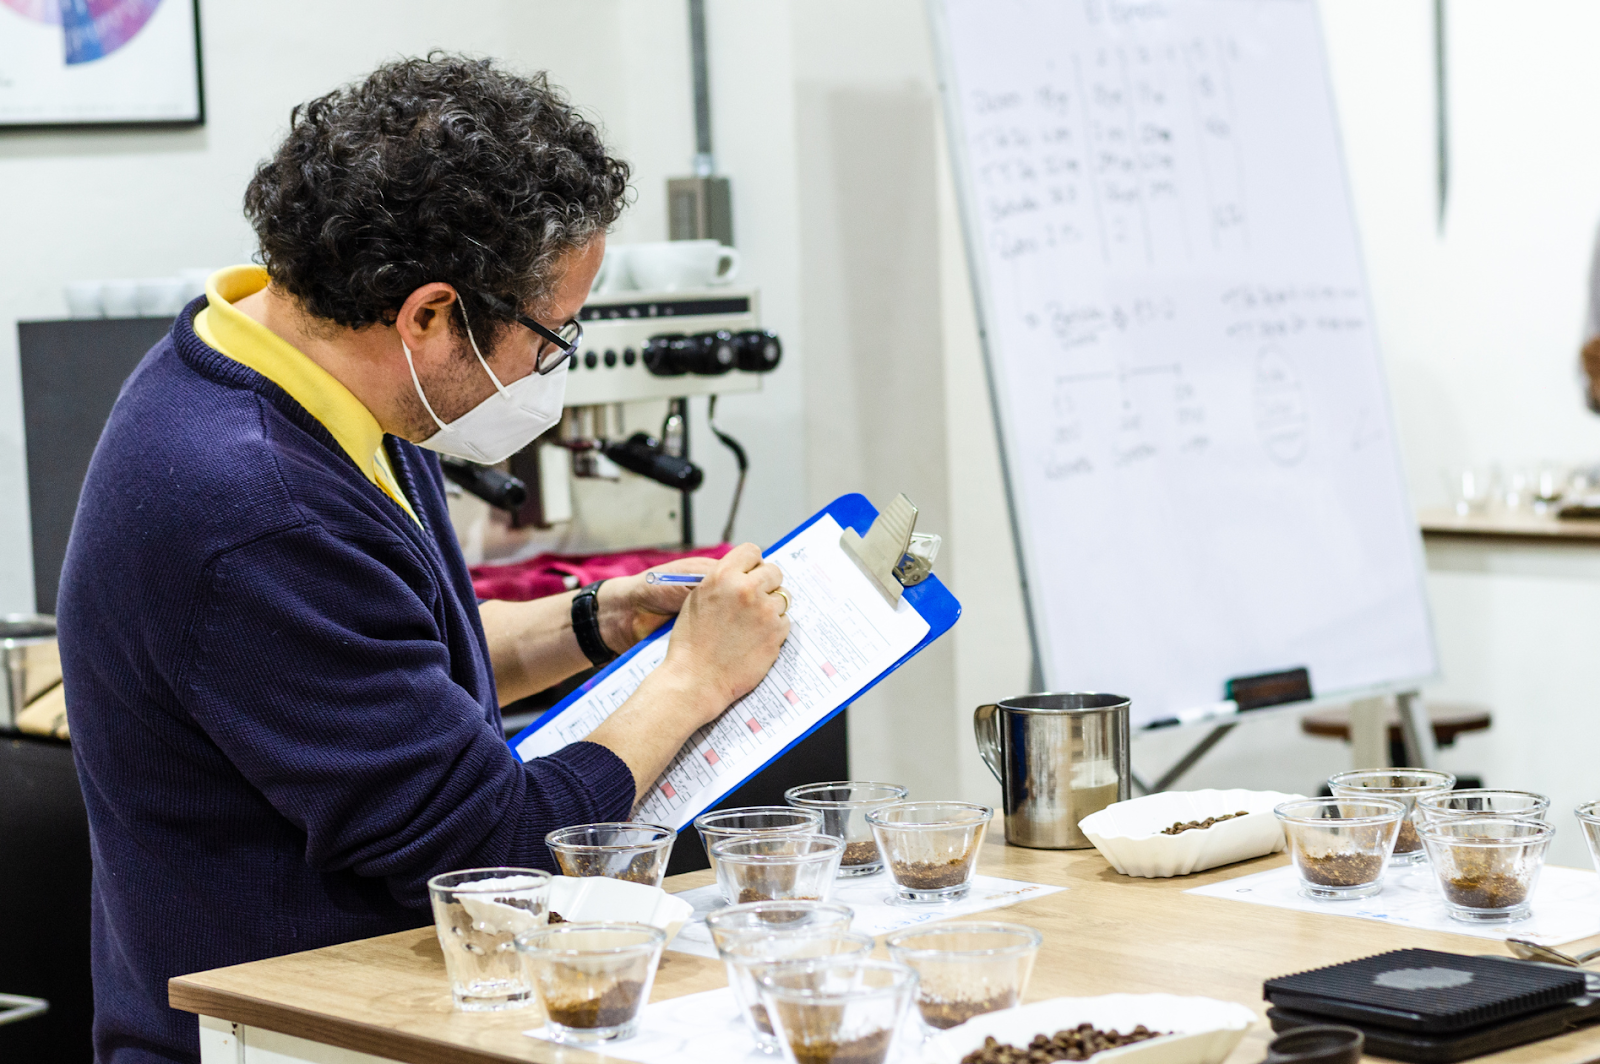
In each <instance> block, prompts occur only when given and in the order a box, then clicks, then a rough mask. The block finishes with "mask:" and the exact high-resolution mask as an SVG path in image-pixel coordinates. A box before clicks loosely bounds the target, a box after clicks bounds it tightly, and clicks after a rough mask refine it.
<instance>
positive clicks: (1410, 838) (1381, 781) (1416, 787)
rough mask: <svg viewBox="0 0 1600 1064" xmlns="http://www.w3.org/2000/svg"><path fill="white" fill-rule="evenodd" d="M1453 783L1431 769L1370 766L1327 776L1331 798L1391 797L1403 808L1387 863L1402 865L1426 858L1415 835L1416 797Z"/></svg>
mask: <svg viewBox="0 0 1600 1064" xmlns="http://www.w3.org/2000/svg"><path fill="white" fill-rule="evenodd" d="M1455 785H1456V778H1455V777H1454V776H1452V775H1451V774H1450V773H1448V772H1436V771H1434V770H1433V769H1431V768H1371V769H1359V770H1357V771H1355V772H1341V773H1339V774H1338V775H1335V776H1329V777H1328V789H1329V790H1331V791H1332V792H1333V796H1334V797H1335V798H1392V799H1394V800H1395V801H1397V802H1399V803H1400V804H1401V805H1403V806H1405V807H1406V817H1405V819H1404V820H1402V821H1401V822H1400V837H1399V838H1398V839H1396V840H1395V844H1394V854H1393V856H1392V857H1391V858H1390V860H1389V863H1390V864H1391V865H1406V864H1412V863H1414V862H1416V861H1422V860H1426V858H1427V852H1426V851H1425V850H1423V848H1422V839H1420V838H1419V837H1418V836H1417V825H1416V821H1415V809H1416V803H1417V799H1418V798H1422V797H1425V796H1427V795H1432V794H1443V793H1445V792H1446V791H1448V790H1450V788H1452V787H1454V786H1455Z"/></svg>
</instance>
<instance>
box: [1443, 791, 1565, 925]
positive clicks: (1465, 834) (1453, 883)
mask: <svg viewBox="0 0 1600 1064" xmlns="http://www.w3.org/2000/svg"><path fill="white" fill-rule="evenodd" d="M1555 831H1556V829H1555V828H1553V827H1551V826H1550V825H1549V824H1540V823H1538V822H1537V821H1533V820H1511V819H1509V818H1497V817H1461V818H1456V819H1452V820H1435V821H1434V822H1432V823H1430V824H1427V825H1425V826H1424V827H1423V829H1422V844H1423V845H1424V846H1426V847H1427V848H1428V861H1429V863H1430V864H1431V865H1432V866H1433V874H1434V876H1435V878H1437V879H1438V881H1439V890H1440V891H1441V892H1442V893H1443V894H1444V901H1445V905H1447V906H1448V907H1449V909H1450V916H1451V918H1452V919H1455V920H1463V921H1466V922H1469V923H1506V922H1509V921H1512V920H1525V919H1527V918H1528V916H1529V915H1530V913H1531V912H1532V909H1531V907H1530V905H1529V899H1530V898H1532V897H1533V888H1534V887H1536V886H1537V885H1538V883H1539V873H1540V872H1541V871H1543V870H1544V855H1545V850H1547V849H1548V848H1549V846H1550V839H1551V836H1553V835H1554V834H1555Z"/></svg>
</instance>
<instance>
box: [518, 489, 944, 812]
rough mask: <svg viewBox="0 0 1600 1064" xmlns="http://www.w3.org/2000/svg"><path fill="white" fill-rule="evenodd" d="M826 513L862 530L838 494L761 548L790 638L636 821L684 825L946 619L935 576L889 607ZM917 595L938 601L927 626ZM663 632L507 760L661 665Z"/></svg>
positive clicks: (664, 779) (528, 752) (552, 745)
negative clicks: (778, 579)
mask: <svg viewBox="0 0 1600 1064" xmlns="http://www.w3.org/2000/svg"><path fill="white" fill-rule="evenodd" d="M855 500H859V506H858V507H852V506H851V505H850V504H852V503H853V502H854V501H855ZM859 507H865V509H866V511H867V515H866V516H865V519H864V521H863V520H857V521H850V520H849V516H850V515H849V514H848V512H847V511H848V510H849V509H851V508H856V509H859ZM836 510H839V511H841V512H846V517H847V523H850V524H857V523H859V524H861V527H860V528H858V531H862V532H864V531H865V530H866V526H867V525H870V523H871V518H872V516H875V512H874V511H872V510H871V505H870V504H869V503H867V502H866V500H865V499H864V498H862V497H861V496H858V495H857V496H845V497H844V498H842V499H840V500H838V501H836V502H835V503H834V504H833V505H832V506H830V507H829V509H827V510H824V511H823V512H822V513H821V514H819V515H818V516H817V518H816V519H815V520H813V521H812V522H811V523H809V524H808V525H806V526H804V527H802V528H801V529H800V530H799V531H797V532H796V533H794V534H793V535H792V536H790V537H789V538H787V539H785V540H783V541H782V542H780V543H779V544H778V545H777V546H776V547H774V548H773V549H771V550H770V551H768V552H767V555H766V556H767V558H768V559H769V560H770V561H773V562H776V563H777V565H778V567H779V568H780V569H782V570H783V586H784V588H785V590H787V591H788V592H789V595H790V598H791V600H792V601H791V605H790V607H789V616H790V618H791V619H792V624H791V627H790V629H789V638H788V639H787V640H786V641H785V642H784V645H783V649H782V650H781V651H780V652H779V654H778V660H777V662H776V663H775V664H774V665H773V666H772V669H771V671H770V672H768V673H767V676H766V678H765V679H764V680H762V681H761V683H760V684H759V685H758V686H757V687H756V688H755V690H753V691H751V692H750V693H749V694H748V695H746V696H745V697H744V698H742V699H740V700H739V701H738V702H735V703H734V704H733V705H732V706H730V707H729V708H728V710H727V711H726V712H724V713H723V714H722V716H720V717H718V718H717V719H716V720H715V721H713V722H712V723H711V724H709V725H707V726H705V727H703V728H701V729H700V730H699V731H697V732H695V733H694V735H692V736H691V737H690V738H689V741H688V742H687V743H685V744H684V746H683V748H682V749H681V750H679V751H678V754H677V756H676V757H674V758H673V759H672V762H671V763H670V764H669V765H668V766H667V770H666V771H665V772H664V773H662V775H661V777H660V778H659V779H658V780H656V783H655V785H654V786H653V787H652V788H651V790H650V793H649V795H648V796H647V797H646V798H645V799H644V801H642V802H641V803H640V804H639V806H638V808H637V809H636V810H635V811H634V819H635V820H639V821H647V822H649V823H653V824H662V825H665V826H668V827H672V828H683V827H686V826H687V825H688V824H689V823H690V822H691V821H692V820H693V819H694V818H695V817H696V816H698V815H699V814H700V813H701V812H703V811H704V810H706V809H708V808H710V807H711V806H713V805H715V804H716V803H717V802H718V801H720V800H721V799H722V798H723V797H725V796H726V795H727V794H728V793H729V792H731V791H733V790H734V789H735V788H737V787H738V786H739V785H740V784H742V783H743V782H744V781H745V780H747V779H749V778H750V777H751V776H753V775H755V773H756V772H758V771H760V770H761V769H762V768H763V767H765V766H766V765H767V763H768V762H770V761H772V760H773V759H774V758H776V757H777V756H778V755H779V754H781V753H782V752H783V751H785V750H787V749H788V748H789V747H790V746H792V745H794V744H795V743H796V742H798V741H799V740H800V739H801V738H803V737H804V736H805V735H806V734H808V733H809V732H811V731H812V730H813V729H815V728H816V727H817V726H818V725H820V724H821V723H822V722H823V721H825V720H827V719H828V718H829V717H831V716H833V715H834V713H836V712H838V711H839V710H840V709H842V708H843V707H844V706H846V705H848V704H849V703H850V702H851V701H853V700H854V699H855V698H856V697H857V696H858V695H859V694H860V693H861V692H862V691H864V690H865V689H866V688H868V687H870V686H872V685H873V684H874V683H876V682H877V681H878V679H879V678H881V677H882V676H883V675H884V674H886V673H888V672H890V671H892V670H893V669H894V668H895V667H896V666H897V665H898V664H899V663H901V662H903V661H904V660H906V659H907V658H909V657H910V656H911V655H912V654H913V653H914V652H915V651H916V650H918V649H920V648H921V646H922V645H924V644H926V643H927V642H931V640H932V638H936V637H937V636H938V635H940V634H943V632H944V631H945V630H947V629H948V628H949V626H950V624H952V623H954V621H955V619H956V616H958V615H959V612H960V606H959V604H957V603H956V602H955V600H954V598H952V597H951V596H950V593H949V592H948V591H947V590H945V589H944V587H943V586H942V585H940V584H939V583H938V581H937V579H936V578H934V577H929V578H928V580H927V581H925V582H924V584H922V585H918V587H917V588H914V589H908V593H907V594H906V595H904V596H902V598H901V600H900V602H899V604H898V605H897V606H890V605H889V603H888V602H887V601H886V600H885V599H884V597H883V595H882V594H881V593H880V592H879V591H878V590H877V588H875V587H874V586H873V585H872V582H871V581H870V580H869V579H868V578H867V576H866V575H865V574H864V573H863V572H862V571H861V570H860V569H859V568H857V566H856V564H855V562H854V561H852V560H851V558H850V557H849V556H848V555H847V554H845V553H844V551H843V549H842V548H841V547H840V546H839V537H840V533H841V532H842V530H843V526H842V525H841V524H840V522H839V520H837V519H836V518H835V516H834V511H836ZM929 585H932V586H929ZM925 588H926V590H924V589H925ZM910 592H920V593H921V594H916V595H914V594H912V593H910ZM919 601H922V602H924V603H925V607H924V608H925V609H926V608H927V607H928V606H936V612H934V613H933V614H932V615H933V616H934V622H935V623H933V624H930V621H929V619H928V618H927V617H925V616H924V615H923V613H920V612H919V611H918V609H917V603H918V602H919ZM936 625H937V630H935V627H936ZM670 639H671V630H670V628H669V629H667V630H666V631H665V632H663V633H659V634H658V635H656V636H654V637H652V638H651V639H649V640H646V641H645V642H643V643H641V644H640V645H639V646H637V647H635V648H634V649H633V650H632V651H630V652H629V653H628V654H626V655H624V656H623V657H622V658H620V659H618V660H617V661H616V662H614V663H613V664H612V665H611V666H609V667H608V670H607V671H605V672H602V673H601V674H600V675H598V676H596V677H595V678H594V679H592V680H590V681H589V682H588V683H587V684H586V685H585V686H584V687H583V688H580V689H579V690H578V691H576V692H574V693H573V694H572V695H571V696H569V697H568V698H567V699H566V700H565V701H564V702H563V703H561V704H560V705H558V706H556V707H555V708H554V709H552V710H551V711H550V712H549V713H546V714H545V715H544V716H543V717H542V718H540V719H539V720H538V721H536V722H534V724H533V725H531V726H530V728H529V729H528V730H527V731H524V732H523V733H522V734H521V735H518V736H517V737H516V738H515V739H513V740H511V747H512V749H513V750H514V751H515V752H516V754H517V756H518V757H520V758H521V759H522V760H524V761H529V760H532V759H533V758H536V757H544V756H546V755H549V754H552V753H554V752H555V751H557V750H559V749H561V748H562V747H564V746H566V745H568V744H569V743H574V742H578V741H580V740H582V739H584V738H585V737H587V736H588V735H589V733H590V732H592V731H594V729H595V728H596V727H597V726H598V725H599V724H600V722H601V721H603V720H605V719H606V717H608V716H609V715H610V714H611V713H612V711H614V710H615V709H616V708H617V707H618V706H620V705H622V703H623V702H624V701H625V700H626V699H627V698H628V696H629V695H631V694H633V692H634V690H635V689H637V688H638V686H639V684H640V683H641V682H643V680H644V678H645V677H646V676H648V675H649V674H650V672H651V670H653V669H655V668H656V667H657V666H658V665H660V664H661V662H662V660H663V659H664V658H665V656H666V651H667V644H668V641H669V640H670Z"/></svg>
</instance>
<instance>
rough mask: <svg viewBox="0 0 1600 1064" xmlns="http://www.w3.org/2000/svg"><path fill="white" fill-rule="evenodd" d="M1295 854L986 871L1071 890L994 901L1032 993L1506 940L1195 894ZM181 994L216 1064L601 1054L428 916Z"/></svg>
mask: <svg viewBox="0 0 1600 1064" xmlns="http://www.w3.org/2000/svg"><path fill="white" fill-rule="evenodd" d="M996 834H998V832H997V833H996ZM1286 860H1287V858H1286V857H1284V856H1282V855H1279V856H1276V857H1264V858H1260V859H1258V860H1255V861H1249V862H1244V863H1241V864H1237V865H1230V866H1228V867H1226V868H1219V869H1214V870H1213V871H1211V872H1205V873H1201V874H1199V875H1193V876H1186V877H1182V878H1178V879H1130V878H1128V877H1126V876H1122V875H1118V874H1117V873H1116V872H1115V871H1114V870H1112V868H1111V867H1110V866H1109V865H1108V864H1107V863H1106V862H1105V860H1104V859H1103V858H1102V857H1101V856H1100V855H1099V854H1098V853H1097V852H1096V851H1094V850H1076V851H1050V850H1025V849H1020V848H1017V847H1010V846H1005V845H1003V844H1001V843H997V842H990V843H988V844H986V845H985V846H984V853H983V856H982V859H981V865H980V868H981V870H982V871H983V872H985V873H987V874H989V875H995V876H1007V877H1010V878H1013V879H1021V880H1031V881H1034V882H1039V883H1052V884H1061V885H1063V886H1066V887H1068V888H1069V889H1068V890H1065V891H1061V892H1059V893H1056V894H1051V895H1049V896H1047V897H1043V898H1038V899H1035V900H1033V901H1028V902H1023V903H1021V904H1018V905H1013V906H1009V907H1007V908H1004V909H999V910H992V911H991V912H990V913H988V914H985V915H986V917H987V918H1000V919H1006V920H1015V921H1018V922H1021V923H1026V924H1031V925H1033V926H1035V927H1037V928H1039V929H1040V930H1041V931H1043V932H1044V948H1043V949H1042V950H1041V951H1040V954H1039V960H1038V964H1037V966H1036V967H1035V969H1034V973H1033V981H1032V983H1031V985H1030V986H1029V988H1028V995H1027V1000H1029V1001H1036V1000H1039V999H1042V998H1050V997H1059V996H1062V995H1073V996H1093V995H1098V994H1108V993H1115V992H1126V993H1154V992H1164V993H1177V994H1199V995H1205V996H1208V997H1217V998H1226V999H1229V1000H1232V1001H1238V1002H1242V1003H1244V1004H1245V1005H1248V1006H1249V1007H1251V1008H1253V1009H1255V1010H1256V1011H1257V1013H1258V1014H1261V1015H1262V1016H1265V1012H1266V1004H1265V1002H1263V1001H1262V1000H1261V984H1262V981H1263V980H1265V979H1267V978H1270V977H1272V976H1276V975H1286V974H1289V973H1291V972H1296V971H1301V970H1304V969H1307V968H1315V967H1318V966H1321V965H1326V964H1336V963H1338V962H1340V961H1347V960H1352V959H1354V958H1356V957H1363V956H1367V955H1370V954H1373V953H1381V952H1383V951H1384V950H1390V949H1398V948H1403V947H1411V946H1418V947H1426V948H1431V949H1440V950H1448V951H1451V952H1456V953H1501V952H1504V951H1503V949H1502V948H1501V947H1500V946H1499V944H1498V943H1496V942H1495V941H1493V940H1490V939H1480V938H1471V937H1468V936H1464V935H1451V934H1444V933H1439V932H1429V931H1415V930H1409V929H1406V928H1401V927H1395V926H1391V925H1386V924H1383V923H1380V922H1377V921H1374V920H1359V919H1354V918H1351V917H1344V916H1324V915H1320V914H1316V913H1302V912H1295V911H1291V910H1286V909H1274V908H1269V907H1266V906H1262V905H1251V904H1246V903H1243V902H1234V901H1228V900H1226V899H1220V898H1203V897H1196V896H1194V895H1192V894H1185V893H1184V891H1185V890H1187V889H1188V888H1190V887H1195V886H1200V885H1202V884H1206V883H1213V882H1216V881H1218V880H1223V879H1230V878H1233V877H1235V876H1241V875H1245V874H1248V873H1251V872H1259V871H1263V870H1265V869H1268V868H1273V867H1276V866H1278V865H1281V864H1283V863H1285V862H1286ZM708 882H710V873H709V872H695V873H691V874H689V875H685V876H677V877H675V878H674V879H672V880H669V881H668V889H669V890H683V889H687V888H689V887H695V886H700V885H702V884H704V883H708ZM978 918H979V919H982V918H985V917H978ZM1593 944H1594V942H1593V941H1590V942H1586V943H1579V944H1576V945H1575V946H1574V947H1573V949H1574V950H1577V949H1582V948H1585V947H1586V946H1588V945H1593ZM880 948H881V947H880ZM725 985H726V979H725V977H724V975H723V971H722V965H721V963H720V962H718V961H714V960H708V959H705V958H702V957H696V956H691V955H688V954H683V953H674V952H671V951H670V950H669V951H668V952H667V954H666V955H665V958H664V960H663V961H662V964H661V970H660V974H659V976H658V977H657V979H656V984H655V993H654V996H653V997H652V999H651V1000H653V1001H661V1000H663V999H666V998H673V997H677V996H679V995H682V994H690V993H694V992H696V991H701V990H711V989H715V988H717V987H721V986H725ZM170 996H171V1003H172V1006H173V1007H174V1008H178V1009H184V1010H187V1011H189V1012H195V1013H199V1014H200V1016H201V1021H200V1023H201V1036H202V1051H203V1053H204V1062H205V1064H222V1062H224V1061H226V1062H227V1064H236V1062H237V1064H257V1062H258V1061H259V1062H261V1064H266V1062H267V1061H272V1062H274V1064H279V1062H284V1064H286V1062H288V1061H295V1060H301V1061H308V1062H313V1064H374V1062H377V1061H405V1062H408V1064H445V1062H450V1064H489V1062H494V1064H500V1062H504V1061H536V1062H540V1064H558V1062H568V1061H586V1060H594V1059H598V1058H596V1057H594V1056H592V1055H590V1054H587V1053H584V1052H581V1051H577V1050H571V1049H561V1048H559V1047H556V1046H553V1045H551V1044H549V1043H547V1042H543V1041H539V1040H537V1039H533V1038H528V1037H526V1036H525V1035H523V1034H522V1032H523V1031H524V1030H526V1029H528V1028H529V1027H531V1026H534V1025H535V1023H534V1020H533V1018H532V1017H530V1015H529V1013H528V1012H527V1011H526V1010H521V1011H510V1012H498V1013H462V1012H456V1011H454V1010H453V1009H452V1007H451V1003H450V993H449V987H448V984H447V983H446V981H445V973H444V959H443V957H442V956H441V955H440V952H439V944H438V941H437V940H436V939H435V937H434V933H433V929H432V928H431V927H429V928H423V929H420V930H416V931H405V932H401V933H399V934H394V935H386V936H384V937H381V938H373V939H367V940H365V941H361V942H351V943H347V944H345V945H341V946H329V947H327V948H325V949H318V950H310V951H308V952H305V953H294V954H290V955H288V956H285V957H274V958H272V959H270V960H263V961H255V962H254V963H251V964H241V965H237V966H234V967H231V968H219V969H216V970H214V971H209V972H201V973H199V974H196V975H186V976H181V977H179V978H177V979H173V980H172V982H171V984H170ZM1270 1038H1271V1033H1270V1029H1269V1028H1268V1026H1267V1024H1266V1022H1265V1020H1264V1019H1263V1021H1262V1022H1261V1023H1260V1024H1258V1025H1257V1026H1255V1027H1253V1028H1252V1029H1251V1032H1250V1034H1249V1035H1248V1036H1247V1037H1246V1038H1245V1040H1244V1042H1243V1043H1241V1044H1240V1047H1239V1048H1238V1050H1236V1051H1235V1052H1234V1054H1233V1055H1232V1057H1230V1058H1229V1064H1254V1062H1256V1061H1259V1060H1261V1059H1262V1058H1263V1057H1264V1056H1265V1055H1266V1050H1265V1045H1266V1042H1267V1041H1268V1040H1269V1039H1270ZM351 1051H355V1052H351ZM368 1054H371V1055H370V1056H369V1055H368ZM1478 1059H1479V1060H1481V1061H1484V1062H1492V1064H1577V1062H1580V1061H1593V1060H1596V1059H1600V1025H1597V1026H1596V1027H1594V1028H1589V1029H1586V1030H1583V1031H1578V1032H1574V1033H1572V1034H1567V1035H1564V1036H1562V1037H1560V1038H1555V1039H1550V1040H1547V1041H1544V1042H1536V1043H1534V1044H1532V1045H1528V1046H1524V1047H1522V1048H1519V1049H1514V1050H1510V1051H1507V1052H1504V1053H1498V1054H1494V1055H1492V1056H1487V1057H1480V1058H1478ZM707 1064H712V1062H709V1061H708V1062H707Z"/></svg>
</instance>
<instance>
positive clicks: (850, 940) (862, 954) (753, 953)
mask: <svg viewBox="0 0 1600 1064" xmlns="http://www.w3.org/2000/svg"><path fill="white" fill-rule="evenodd" d="M873 945H874V942H873V938H872V936H871V935H864V934H861V933H859V932H856V931H839V930H827V931H812V932H809V933H805V934H789V935H736V936H734V937H732V938H731V939H728V940H727V941H725V942H724V943H723V946H722V947H721V948H720V949H719V950H718V951H717V952H718V954H719V955H720V956H721V957H722V963H723V966H724V967H725V968H727V970H728V985H729V986H730V987H732V988H733V996H734V999H735V1000H737V1001H738V1003H739V1011H740V1012H741V1013H742V1014H743V1016H744V1020H745V1024H746V1026H748V1027H749V1028H750V1034H751V1036H752V1037H754V1038H755V1040H756V1045H757V1046H759V1047H760V1048H761V1049H762V1050H763V1051H765V1052H768V1053H776V1052H777V1051H778V1036H777V1035H776V1034H775V1033H773V1030H772V1021H771V1019H769V1018H768V1016H767V1007H766V1006H765V1005H763V1004H762V1003H761V990H760V983H761V977H762V976H764V975H767V974H769V973H770V972H772V971H774V970H775V969H776V966H778V965H782V964H794V963H799V962H804V961H813V960H817V959H819V958H825V957H855V958H858V959H861V960H865V959H866V957H867V956H868V955H869V954H871V953H872V948H873Z"/></svg>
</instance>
